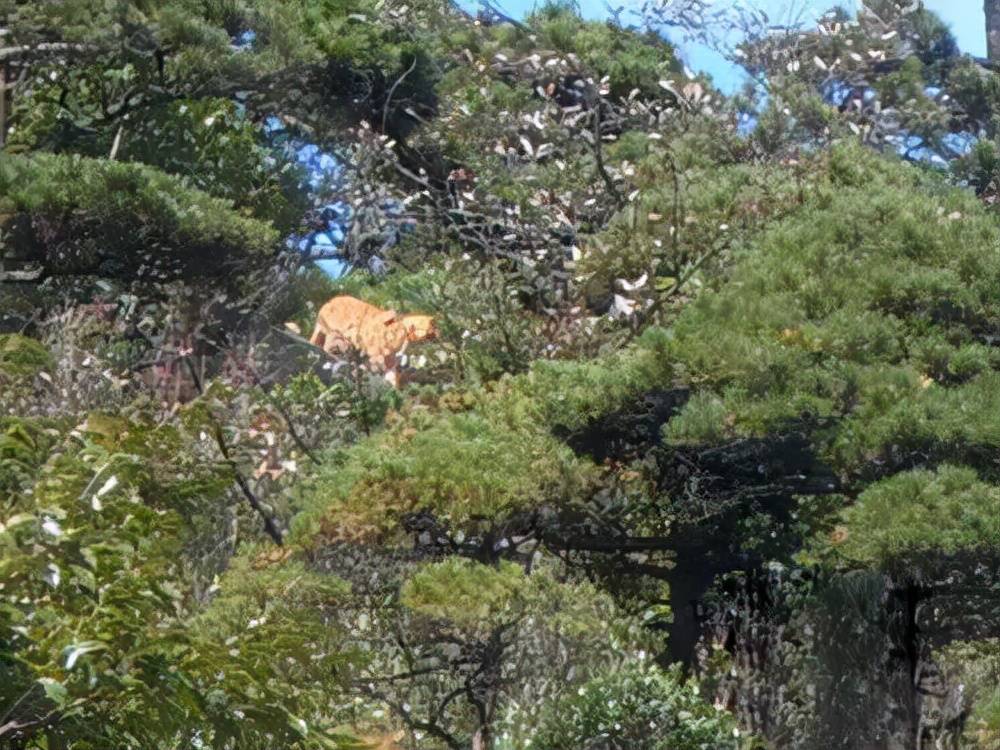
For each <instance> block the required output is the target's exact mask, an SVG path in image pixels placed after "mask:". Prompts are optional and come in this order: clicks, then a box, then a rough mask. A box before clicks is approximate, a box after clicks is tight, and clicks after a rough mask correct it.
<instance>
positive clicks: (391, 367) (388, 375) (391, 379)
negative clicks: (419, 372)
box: [382, 354, 399, 389]
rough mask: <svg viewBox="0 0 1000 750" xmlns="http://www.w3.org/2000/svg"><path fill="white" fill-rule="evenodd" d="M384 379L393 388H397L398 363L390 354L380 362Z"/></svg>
mask: <svg viewBox="0 0 1000 750" xmlns="http://www.w3.org/2000/svg"><path fill="white" fill-rule="evenodd" d="M382 363H383V364H382V368H383V369H384V370H385V379H386V381H388V383H389V385H391V386H392V387H393V388H397V389H398V388H399V362H398V360H397V359H396V355H395V354H390V355H389V356H387V357H385V359H383V360H382Z"/></svg>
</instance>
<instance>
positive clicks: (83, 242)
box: [0, 154, 277, 275]
mask: <svg viewBox="0 0 1000 750" xmlns="http://www.w3.org/2000/svg"><path fill="white" fill-rule="evenodd" d="M0 195H2V196H3V197H2V198H0V212H2V214H3V215H4V216H5V218H6V219H7V221H8V222H10V221H11V220H17V219H19V218H21V217H30V218H31V219H32V222H33V227H34V229H33V230H31V233H30V236H29V237H28V238H26V239H25V243H26V244H27V246H28V248H31V249H33V250H34V253H39V252H40V253H42V254H43V258H44V260H45V263H46V265H47V266H48V267H49V268H50V269H51V270H60V271H64V272H65V271H74V272H78V273H79V272H93V271H95V270H97V269H98V268H103V269H104V270H105V271H106V272H108V274H107V275H114V274H115V273H118V274H121V273H123V269H130V270H132V272H133V273H134V272H135V269H138V268H139V267H140V266H146V267H154V268H155V267H157V266H161V267H163V268H164V269H165V270H164V272H165V273H167V274H171V273H181V274H185V275H189V274H192V273H198V274H209V273H213V272H214V273H219V272H220V271H221V269H222V266H223V262H224V261H227V260H229V261H233V260H236V259H242V260H244V261H247V262H251V261H253V260H254V259H255V258H256V259H258V260H259V259H262V258H264V257H266V256H267V255H268V254H270V253H271V252H272V251H273V249H274V248H275V246H276V240H277V233H276V232H275V230H274V229H272V228H271V227H270V226H268V225H266V224H263V223H261V222H259V221H255V220H253V219H249V218H246V217H244V216H240V215H239V214H238V213H236V212H235V211H233V210H232V207H231V204H230V203H228V202H227V201H223V200H221V199H217V198H212V197H209V196H208V195H206V194H204V193H202V192H200V191H197V190H193V189H191V188H189V187H187V186H186V185H185V184H184V182H183V181H182V180H181V179H179V178H176V177H171V176H168V175H166V174H164V173H162V172H159V171H157V170H155V169H152V168H150V167H145V166H141V165H136V164H122V163H117V162H108V161H104V160H96V159H85V158H81V157H71V156H53V155H48V154H36V155H33V156H30V157H22V156H16V157H15V156H7V157H0ZM122 226H128V227H129V228H130V231H129V232H128V233H123V232H121V231H120V228H121V227H122ZM22 247H23V246H22ZM19 252H24V250H23V249H20V248H19ZM29 257H30V256H29Z"/></svg>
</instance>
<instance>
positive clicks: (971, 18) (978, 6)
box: [462, 0, 986, 93]
mask: <svg viewBox="0 0 1000 750" xmlns="http://www.w3.org/2000/svg"><path fill="white" fill-rule="evenodd" d="M734 1H735V0H715V2H716V4H717V5H718V6H720V7H721V5H722V4H723V3H729V4H731V3H732V2H734ZM535 2H536V0H502V2H498V3H497V5H498V7H500V8H502V9H503V10H504V11H506V12H507V13H509V14H510V15H512V16H514V17H517V18H520V17H522V16H524V15H525V13H526V12H527V11H529V10H531V8H532V7H534V6H535ZM578 2H579V3H580V10H581V12H582V13H583V16H584V18H589V19H603V18H605V17H606V16H607V10H606V6H605V3H604V0H578ZM741 2H742V4H743V5H744V7H756V8H761V9H763V10H764V11H765V12H767V14H768V15H769V16H770V17H771V18H772V19H774V20H776V21H777V20H782V19H786V18H788V17H789V13H790V10H791V9H793V8H794V9H795V10H796V11H799V10H801V9H803V8H805V9H807V11H806V12H807V13H812V14H813V15H814V16H818V15H819V14H820V13H822V12H824V11H826V10H828V9H829V8H830V7H831V6H833V5H835V4H840V5H844V6H846V7H848V8H856V7H857V3H856V2H855V1H854V0H840V2H839V3H838V2H837V0H798V2H790V1H789V0H741ZM462 4H463V5H464V6H466V7H469V8H473V9H474V8H475V7H477V3H476V2H475V0H465V2H463V3H462ZM611 4H612V5H614V6H618V5H622V4H624V5H625V6H626V9H627V8H628V7H630V5H631V4H630V3H629V2H628V1H627V0H611ZM924 4H925V6H926V7H927V8H928V9H930V10H932V11H934V12H935V13H937V14H938V15H939V16H940V17H941V18H942V19H944V21H945V22H946V23H947V24H948V25H949V26H951V30H952V33H954V34H955V37H956V39H958V45H959V47H960V48H961V49H962V51H963V52H969V53H971V54H973V55H978V56H985V55H986V30H985V21H984V20H983V2H982V0H924ZM626 19H627V16H626V15H625V14H623V17H622V20H623V21H626V22H627V20H626ZM680 47H681V50H682V53H683V56H684V58H685V62H687V64H688V66H689V67H690V68H691V69H692V70H697V71H702V72H706V73H709V74H710V75H711V76H712V78H713V79H714V81H715V84H716V85H717V86H718V87H719V88H721V89H722V90H723V91H725V92H726V93H732V92H733V91H735V90H736V89H738V88H739V87H740V86H741V85H742V83H743V80H744V75H743V74H742V73H741V71H740V70H739V69H737V68H734V67H733V66H731V65H730V64H729V63H727V62H726V61H725V60H724V59H722V58H721V57H720V56H719V55H717V54H716V53H714V52H712V51H711V50H708V49H705V48H702V47H700V46H697V45H684V44H681V45H680Z"/></svg>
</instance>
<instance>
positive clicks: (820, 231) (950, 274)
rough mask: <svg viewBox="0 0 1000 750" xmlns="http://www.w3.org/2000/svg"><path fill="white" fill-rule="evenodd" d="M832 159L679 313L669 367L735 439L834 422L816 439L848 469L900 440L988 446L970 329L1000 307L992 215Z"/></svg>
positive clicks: (853, 160)
mask: <svg viewBox="0 0 1000 750" xmlns="http://www.w3.org/2000/svg"><path fill="white" fill-rule="evenodd" d="M826 169H828V173H827V174H828V177H827V178H826V180H827V181H828V182H826V185H824V184H822V183H820V184H818V185H817V186H816V188H815V190H814V192H813V197H812V198H811V199H810V200H809V201H808V202H807V203H806V204H805V205H804V206H803V208H802V209H801V210H800V211H798V212H796V213H794V214H792V215H791V216H789V217H788V218H787V219H785V220H783V221H781V222H778V223H776V224H774V225H773V226H772V227H770V228H769V229H768V230H767V231H766V232H765V233H764V234H763V235H762V236H761V237H760V238H759V239H758V240H756V241H755V242H753V244H752V250H751V251H750V252H747V253H746V254H745V255H744V257H743V258H742V259H741V261H740V262H739V264H738V265H737V267H736V268H735V269H734V270H733V272H732V279H731V281H730V283H729V284H727V285H726V286H725V287H724V288H722V289H720V290H719V291H717V292H709V293H706V294H704V295H702V296H701V297H699V298H698V299H696V300H695V301H694V302H693V303H692V304H691V305H690V306H689V307H688V308H687V309H685V310H684V312H683V313H682V314H681V316H680V318H679V319H678V322H677V325H676V327H675V331H674V339H673V342H672V344H671V347H670V353H669V355H668V356H669V357H670V358H671V359H672V360H673V361H674V362H675V363H676V365H675V366H676V372H677V373H678V374H679V375H681V377H683V378H684V379H685V380H687V381H688V382H690V383H693V384H699V385H700V387H703V388H708V389H710V390H711V392H712V393H714V394H715V395H716V396H717V397H718V398H720V399H721V401H722V403H723V404H724V405H725V409H724V416H723V410H719V409H718V408H715V410H714V411H713V414H714V417H713V419H714V420H715V422H714V423H715V424H716V425H717V428H716V431H717V429H718V426H720V423H719V418H720V417H722V418H723V419H724V421H725V423H726V425H727V426H731V427H732V428H733V431H734V433H735V434H764V433H766V432H768V431H770V430H774V429H780V428H781V427H782V425H787V424H788V423H789V422H790V421H792V420H798V419H802V418H808V419H825V418H830V417H837V418H838V419H839V420H840V422H839V426H838V427H837V428H836V429H835V430H833V431H831V432H830V433H828V435H827V436H826V438H825V439H826V440H828V441H829V443H828V445H829V448H830V450H831V454H830V455H831V456H832V457H833V458H834V459H835V460H836V462H837V465H838V466H839V467H841V468H843V469H846V470H858V469H860V468H861V467H862V466H863V465H864V462H865V461H868V460H871V459H872V458H873V457H875V456H879V455H882V454H884V453H885V452H886V451H888V450H889V447H890V446H891V445H893V444H896V445H906V446H911V447H912V448H916V447H917V446H918V445H919V446H922V447H923V448H924V449H928V448H930V449H932V450H935V451H940V452H942V453H944V454H945V455H951V456H955V457H956V458H960V457H962V456H963V455H965V456H967V455H968V452H969V451H971V450H973V449H974V448H975V446H989V445H993V444H994V441H995V437H994V436H993V433H992V430H991V429H990V428H989V426H988V425H987V424H986V423H985V422H983V421H980V420H978V419H977V418H976V414H979V413H982V408H983V407H982V404H983V401H982V399H984V398H986V399H988V400H989V399H990V398H991V397H990V396H989V394H990V392H991V387H992V382H993V378H994V374H993V371H992V369H991V368H992V366H993V363H994V362H995V359H994V358H993V357H992V355H991V354H990V353H989V352H987V351H986V350H985V349H983V348H982V340H981V338H980V336H979V331H981V330H984V326H989V325H991V323H990V321H993V320H996V319H998V316H1000V309H998V308H997V307H996V305H995V302H994V300H995V299H996V298H997V297H996V292H997V290H996V289H995V281H994V280H995V278H996V276H995V275H994V272H993V271H992V270H991V269H992V268H994V267H995V266H997V265H998V264H1000V256H998V254H997V253H996V250H995V246H994V243H993V241H992V239H991V237H992V234H993V233H994V232H995V225H994V222H993V220H992V219H990V218H989V217H987V216H986V215H985V214H984V213H983V211H982V210H981V209H980V208H979V207H978V206H977V205H976V204H975V203H974V202H973V201H972V200H971V198H969V197H967V196H965V195H962V194H961V193H958V192H949V191H944V190H942V189H940V188H938V187H937V186H936V185H935V184H934V182H933V181H928V180H927V178H925V177H924V176H922V174H921V173H919V172H918V171H916V170H914V169H912V168H908V167H905V166H902V165H898V164H893V163H892V162H889V161H885V160H882V159H879V158H877V157H873V156H870V155H868V154H865V153H864V152H862V151H860V150H858V149H856V148H844V147H841V148H838V149H835V150H833V151H832V152H831V155H830V157H829V160H828V166H827V167H826ZM928 194H929V195H930V196H931V197H930V198H928V197H925V196H927V195H928ZM917 196H921V197H919V198H918V197H917ZM935 378H939V380H935ZM706 403H714V402H712V401H711V400H709V401H703V400H700V399H695V400H693V401H692V402H691V405H690V406H689V407H688V408H689V409H691V410H692V414H691V416H690V417H687V416H684V415H682V421H681V422H680V423H679V425H685V424H687V423H692V424H693V423H696V422H699V421H703V418H702V417H697V418H695V415H694V411H696V410H699V409H701V408H702V406H703V405H704V404H706ZM973 404H978V406H976V407H973ZM970 417H971V418H970ZM668 429H670V430H672V429H674V428H668ZM677 429H678V430H680V429H681V427H678V428H677Z"/></svg>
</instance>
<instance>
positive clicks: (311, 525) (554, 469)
mask: <svg viewBox="0 0 1000 750" xmlns="http://www.w3.org/2000/svg"><path fill="white" fill-rule="evenodd" d="M327 459H328V460H327V462H326V463H324V465H323V467H322V468H321V469H320V470H319V471H318V472H317V474H316V476H315V477H314V478H313V479H312V480H311V482H310V483H309V486H308V487H307V488H306V490H305V492H304V493H303V498H302V500H301V501H300V502H301V504H302V505H301V507H302V508H303V512H302V513H300V514H299V516H298V517H297V518H296V519H295V523H294V525H293V531H294V532H295V534H296V535H297V537H298V538H300V539H302V538H303V537H302V535H307V536H311V535H313V534H316V533H317V532H319V533H321V535H322V536H326V537H330V538H354V537H356V536H360V537H362V538H365V537H369V536H371V535H375V536H376V538H377V537H378V536H381V535H382V534H385V533H388V532H392V531H393V530H394V529H396V527H397V525H398V523H399V521H400V519H401V518H402V516H403V515H405V514H407V513H413V512H416V511H420V510H428V511H431V512H432V513H434V515H435V516H436V517H438V518H440V519H442V520H445V521H447V522H449V523H450V524H452V525H454V526H456V527H459V526H462V525H466V524H471V525H473V526H475V525H476V524H477V523H479V522H488V521H490V520H491V519H497V518H502V517H504V516H505V515H507V514H510V513H513V512H516V511H518V510H522V509H530V508H531V507H533V506H535V505H536V504H537V503H540V502H544V501H549V502H565V501H568V500H569V499H571V498H573V497H574V496H575V495H576V494H577V493H578V492H579V491H580V490H581V488H582V487H583V486H585V485H586V483H587V481H588V478H589V476H590V471H589V470H588V467H587V465H586V464H584V463H583V462H581V461H578V460H577V459H575V458H574V457H573V455H572V453H571V451H570V450H569V449H568V448H567V447H565V446H564V445H562V444H560V443H559V442H558V441H557V440H555V438H553V437H551V436H549V435H546V434H545V433H544V432H539V431H526V430H519V429H516V428H514V427H512V426H509V425H505V424H503V423H501V422H497V421H492V420H490V419H488V418H487V417H485V416H484V415H481V414H477V413H475V412H470V413H458V414H451V413H448V412H443V413H440V414H437V415H427V414H422V413H420V412H416V413H415V414H414V415H413V418H412V419H410V420H407V421H402V420H400V421H398V422H397V424H395V425H393V426H391V427H390V428H389V429H386V430H384V431H382V432H380V433H378V434H376V435H374V436H373V437H371V438H369V439H367V440H363V441H362V442H360V443H358V444H357V445H356V446H354V447H352V448H351V449H349V450H347V451H338V452H335V453H332V454H328V455H327Z"/></svg>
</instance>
